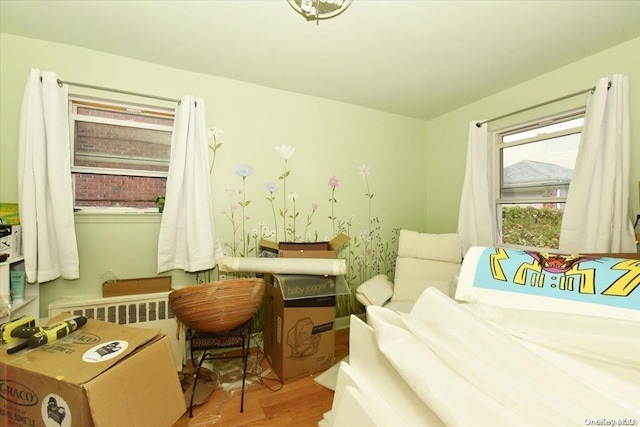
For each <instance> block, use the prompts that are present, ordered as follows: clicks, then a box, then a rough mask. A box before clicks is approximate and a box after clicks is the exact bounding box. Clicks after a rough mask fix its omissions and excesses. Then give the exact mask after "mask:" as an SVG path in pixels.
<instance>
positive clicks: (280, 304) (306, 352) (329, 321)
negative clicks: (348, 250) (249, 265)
mask: <svg viewBox="0 0 640 427" xmlns="http://www.w3.org/2000/svg"><path fill="white" fill-rule="evenodd" d="M348 292H349V288H348V286H347V284H346V281H345V280H344V278H343V277H342V276H338V277H337V278H335V277H323V276H309V275H283V274H273V275H271V285H270V286H269V287H268V289H267V293H268V295H267V303H266V311H265V330H264V352H265V356H266V358H267V361H268V362H269V364H270V366H271V368H272V369H273V371H274V372H275V373H276V375H277V376H278V378H280V381H282V383H283V384H287V383H290V382H292V381H295V380H298V379H300V378H304V377H307V376H309V375H311V374H314V373H317V372H320V371H323V370H325V369H327V368H329V367H331V366H332V365H333V363H334V348H335V330H334V323H335V318H336V297H335V296H336V295H338V294H344V293H348Z"/></svg>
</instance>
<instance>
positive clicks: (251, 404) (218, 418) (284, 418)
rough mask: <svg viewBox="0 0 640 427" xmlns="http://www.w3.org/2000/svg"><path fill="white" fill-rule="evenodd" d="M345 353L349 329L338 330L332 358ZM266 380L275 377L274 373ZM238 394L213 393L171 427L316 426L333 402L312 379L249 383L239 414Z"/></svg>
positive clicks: (235, 392) (347, 349)
mask: <svg viewBox="0 0 640 427" xmlns="http://www.w3.org/2000/svg"><path fill="white" fill-rule="evenodd" d="M252 350H253V349H252ZM348 353H349V329H341V330H338V331H336V345H335V358H336V360H341V359H342V358H344V357H345V356H347V355H348ZM259 356H261V355H260V354H258V355H257V357H259ZM260 359H262V358H260ZM262 366H263V370H265V371H266V369H268V368H269V365H268V363H267V362H266V361H265V360H262ZM266 377H267V378H272V379H273V378H277V377H276V376H275V374H274V373H273V372H271V373H270V374H269V373H268V374H267V375H266ZM199 384H200V383H199ZM240 394H241V393H240V390H239V389H235V390H233V391H232V392H231V393H229V392H226V393H225V392H223V391H222V390H215V391H214V392H213V394H212V395H211V397H210V398H209V401H208V402H206V403H204V404H202V405H199V406H194V409H193V418H189V413H188V410H187V412H185V414H183V415H182V417H181V418H180V419H179V420H178V421H177V422H176V423H175V424H174V425H173V427H196V426H198V427H213V426H223V427H236V426H274V427H276V426H277V427H307V426H309V427H315V426H317V425H318V421H319V420H321V419H322V415H323V414H324V413H325V412H327V411H328V410H330V409H331V404H332V401H333V391H331V390H329V389H327V388H325V387H323V386H321V385H319V384H318V383H316V382H315V381H314V377H313V376H310V377H307V378H303V379H301V380H298V381H294V382H292V383H289V384H284V385H280V383H279V382H276V381H273V380H264V381H262V384H261V383H259V382H258V381H255V382H252V383H251V384H250V385H249V386H248V387H247V390H246V391H245V398H244V412H242V413H241V412H240ZM187 395H190V394H189V392H188V393H187Z"/></svg>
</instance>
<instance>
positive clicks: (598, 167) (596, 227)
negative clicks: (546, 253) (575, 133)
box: [560, 74, 636, 253]
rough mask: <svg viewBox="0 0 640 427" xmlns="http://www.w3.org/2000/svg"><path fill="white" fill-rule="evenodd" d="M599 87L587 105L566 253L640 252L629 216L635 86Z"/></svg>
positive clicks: (616, 79) (620, 81) (567, 216)
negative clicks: (631, 105)
mask: <svg viewBox="0 0 640 427" xmlns="http://www.w3.org/2000/svg"><path fill="white" fill-rule="evenodd" d="M608 83H609V79H607V78H602V79H600V80H599V81H598V82H597V83H596V88H595V91H593V93H592V94H591V95H590V96H589V98H588V100H587V110H586V114H585V119H584V127H583V131H582V140H581V142H580V149H579V151H578V157H577V159H576V168H575V170H574V172H573V177H572V179H571V185H570V187H569V194H568V196H567V203H566V207H565V212H564V215H563V219H562V228H561V231H560V250H561V251H563V252H566V253H577V252H635V251H636V244H635V236H634V231H633V226H632V224H631V218H630V216H629V166H630V165H629V156H630V130H629V87H628V86H629V80H628V77H627V76H623V75H619V74H618V75H614V76H613V77H612V78H611V88H610V89H609V90H607V86H608Z"/></svg>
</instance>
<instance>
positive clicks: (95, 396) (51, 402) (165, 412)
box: [0, 316, 186, 427]
mask: <svg viewBox="0 0 640 427" xmlns="http://www.w3.org/2000/svg"><path fill="white" fill-rule="evenodd" d="M65 317H66V316H65ZM60 319H61V318H58V320H60ZM54 320H55V319H54ZM7 346H8V345H7V344H4V345H2V346H0V424H2V425H10V426H29V427H32V426H56V427H68V426H72V425H73V426H83V427H91V426H114V427H121V426H149V427H158V426H171V425H173V424H174V423H175V422H176V421H177V420H178V419H179V418H180V416H181V415H182V414H183V413H184V412H185V410H186V405H185V401H184V396H183V393H182V388H181V386H180V381H179V378H178V373H177V372H176V369H175V364H174V361H173V355H172V354H171V346H170V344H169V340H168V338H167V337H166V336H165V335H163V334H160V333H159V331H158V330H153V329H145V328H132V327H129V326H122V325H114V324H112V323H107V322H102V321H99V320H93V319H89V320H88V322H87V324H86V325H84V326H83V327H81V328H80V329H78V330H77V331H74V332H72V333H71V334H69V335H67V336H65V337H63V338H61V339H58V340H56V341H54V342H52V343H49V344H45V345H43V346H41V347H38V348H34V349H24V350H21V351H19V352H17V353H15V354H7V352H6V347H7Z"/></svg>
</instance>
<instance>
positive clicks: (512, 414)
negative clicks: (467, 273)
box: [319, 288, 640, 427]
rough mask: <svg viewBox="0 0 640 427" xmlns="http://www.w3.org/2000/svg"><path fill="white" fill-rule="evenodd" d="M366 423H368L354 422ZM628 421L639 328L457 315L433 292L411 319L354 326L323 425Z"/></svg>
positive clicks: (634, 404)
mask: <svg viewBox="0 0 640 427" xmlns="http://www.w3.org/2000/svg"><path fill="white" fill-rule="evenodd" d="M343 363H344V362H343ZM347 377H348V379H347ZM345 396H347V397H346V398H345ZM381 402H384V405H382V403H381ZM372 408H375V409H372ZM381 408H382V409H385V408H391V409H386V410H384V413H385V416H380V415H379V411H380V409H381ZM358 411H360V412H358ZM362 411H364V413H367V414H369V415H370V416H367V417H361V418H357V419H356V420H355V421H354V416H353V415H354V414H356V413H362ZM358 419H361V420H362V422H358V421H357V420H358ZM625 420H626V421H627V424H626V425H638V422H640V323H637V322H634V321H630V320H620V319H609V318H603V317H595V316H587V315H582V314H562V313H553V312H542V311H531V310H529V311H527V310H521V309H509V308H498V307H495V306H488V305H481V304H475V303H469V304H467V303H458V302H456V301H454V300H452V299H450V298H448V297H447V296H446V295H444V294H443V293H441V292H440V291H438V290H437V289H434V288H431V289H428V290H427V291H425V292H424V293H423V294H422V296H421V297H420V298H419V299H418V301H417V302H416V304H415V306H414V308H413V310H412V312H411V314H399V313H397V312H394V311H391V310H389V309H386V308H382V307H374V306H371V307H369V308H368V309H367V324H365V323H363V322H362V321H361V320H359V319H358V318H357V317H355V316H352V318H351V331H350V354H349V366H344V367H343V368H341V369H340V371H339V374H338V381H337V384H336V394H335V396H334V404H333V408H332V410H331V411H330V412H328V413H327V414H326V415H325V418H324V419H323V420H322V421H321V422H320V423H319V425H321V426H348V427H353V426H358V425H362V426H372V425H374V426H394V427H395V426H437V425H448V426H464V427H468V426H538V425H539V426H572V425H575V426H584V425H614V424H613V422H614V421H615V423H616V424H615V425H622V424H623V421H625ZM607 423H609V424H607ZM634 423H635V424H634Z"/></svg>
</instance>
